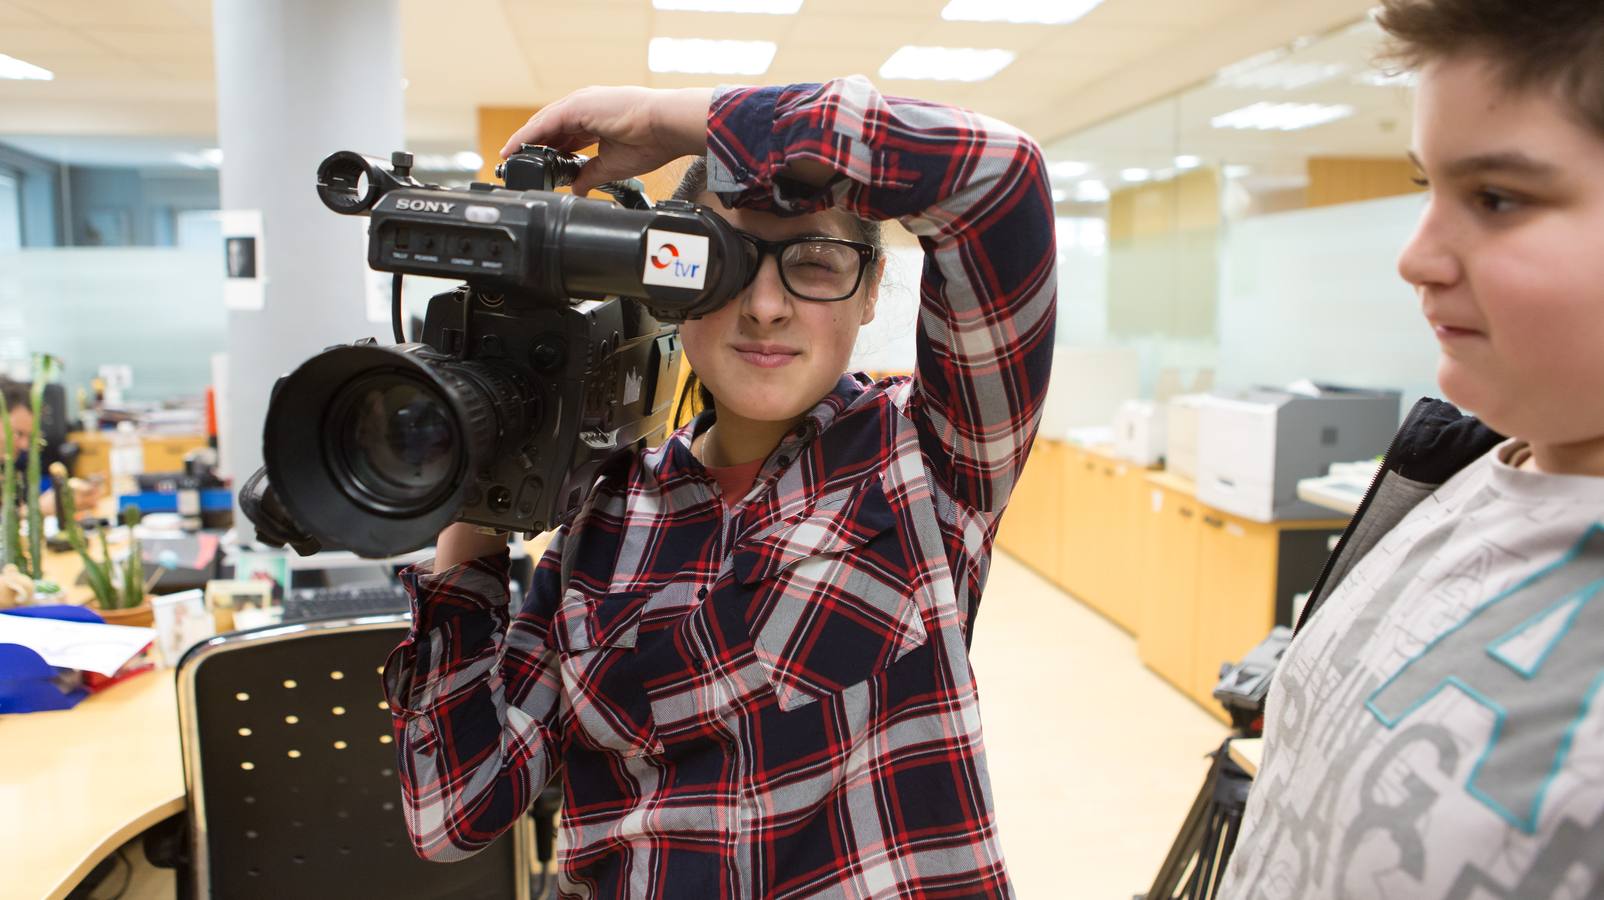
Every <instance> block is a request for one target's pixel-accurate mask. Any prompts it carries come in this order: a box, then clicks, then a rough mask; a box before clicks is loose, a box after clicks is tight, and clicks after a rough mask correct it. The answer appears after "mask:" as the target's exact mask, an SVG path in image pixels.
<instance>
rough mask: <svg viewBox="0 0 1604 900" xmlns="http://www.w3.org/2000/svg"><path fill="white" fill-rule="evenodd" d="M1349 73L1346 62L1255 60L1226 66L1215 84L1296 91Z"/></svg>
mask: <svg viewBox="0 0 1604 900" xmlns="http://www.w3.org/2000/svg"><path fill="white" fill-rule="evenodd" d="M1346 71H1348V66H1347V64H1345V63H1298V62H1287V61H1274V62H1266V61H1260V60H1258V59H1257V58H1255V59H1251V60H1247V61H1246V62H1241V63H1237V64H1236V65H1234V66H1226V67H1225V68H1223V69H1221V70H1220V71H1219V74H1217V75H1216V76H1215V78H1214V82H1215V83H1216V84H1219V85H1222V86H1224V87H1234V88H1248V89H1253V90H1281V91H1295V90H1297V89H1298V88H1306V87H1310V86H1312V85H1316V84H1320V83H1322V82H1326V81H1330V80H1331V79H1333V78H1335V77H1337V76H1338V75H1341V74H1342V73H1344V72H1346Z"/></svg>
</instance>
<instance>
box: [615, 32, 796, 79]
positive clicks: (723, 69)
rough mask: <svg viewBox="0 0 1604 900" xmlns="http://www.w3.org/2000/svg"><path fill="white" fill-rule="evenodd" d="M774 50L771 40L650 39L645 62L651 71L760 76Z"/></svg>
mask: <svg viewBox="0 0 1604 900" xmlns="http://www.w3.org/2000/svg"><path fill="white" fill-rule="evenodd" d="M776 49H777V47H776V45H775V43H774V42H773V41H710V40H704V39H702V38H664V37H659V38H652V43H651V45H650V46H649V47H648V48H647V51H646V65H647V66H649V67H650V68H651V70H652V71H653V72H692V73H697V74H707V75H762V74H763V73H764V72H767V71H768V70H769V63H771V62H773V61H774V51H775V50H776Z"/></svg>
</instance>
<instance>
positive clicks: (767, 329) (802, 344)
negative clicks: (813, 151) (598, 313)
mask: <svg viewBox="0 0 1604 900" xmlns="http://www.w3.org/2000/svg"><path fill="white" fill-rule="evenodd" d="M698 200H699V202H701V203H702V204H704V205H706V206H707V207H709V208H710V209H712V210H713V211H714V212H716V213H717V214H718V215H720V216H723V217H724V219H725V220H726V221H728V222H729V223H730V224H732V225H734V226H735V227H736V228H738V229H740V230H742V231H745V232H748V233H751V234H754V235H756V236H758V237H760V238H763V239H764V240H769V241H779V240H784V239H786V238H792V237H800V236H803V235H810V236H828V237H837V238H845V239H847V240H854V241H855V240H859V239H860V238H859V236H858V232H857V229H856V228H854V227H853V226H852V224H851V222H850V220H849V219H848V217H847V214H846V213H843V212H838V211H833V210H832V211H825V212H820V213H813V214H810V215H805V216H788V217H783V218H782V217H780V216H776V215H772V214H770V213H763V212H753V211H750V210H744V209H734V210H731V209H725V208H724V207H723V205H722V204H720V203H719V202H718V200H717V199H716V198H714V197H713V196H712V195H711V194H703V195H702V196H701V197H700V198H698ZM881 268H882V263H881V262H880V261H879V260H876V261H875V262H873V263H868V264H866V265H865V271H864V273H863V279H862V281H861V283H860V284H859V286H858V290H857V292H856V293H854V294H853V295H852V296H851V297H849V298H847V299H845V300H840V301H836V302H832V303H821V302H817V301H810V300H802V299H799V298H797V297H796V296H794V295H793V294H791V293H790V292H789V291H787V290H786V288H785V285H784V284H783V283H782V282H781V280H780V271H779V264H778V261H777V260H776V259H775V257H774V256H773V255H772V254H769V255H766V256H764V258H763V261H762V264H761V265H760V267H759V268H758V272H757V276H756V277H755V278H754V279H753V280H752V283H751V284H750V285H749V286H747V288H746V290H744V291H742V292H741V294H740V295H739V296H737V297H736V298H735V299H734V300H731V301H730V302H729V303H726V304H725V305H724V306H723V307H722V308H721V309H719V310H718V311H717V312H714V313H712V314H711V315H708V316H705V317H703V318H700V319H695V320H692V321H689V322H686V323H684V324H683V325H681V326H680V339H681V341H682V342H683V343H684V347H685V355H686V358H688V359H689V360H690V364H691V368H692V369H693V370H695V372H696V374H697V377H699V378H700V379H701V380H702V383H703V384H705V385H706V386H707V389H708V390H709V391H711V392H712V393H713V396H714V398H715V399H716V400H717V401H718V409H719V414H720V420H721V421H722V420H723V419H725V418H726V414H733V416H732V417H739V418H741V419H747V420H751V421H755V422H792V421H795V420H797V419H799V418H801V417H802V416H803V415H804V414H806V413H807V411H808V410H810V409H812V408H813V407H814V405H815V404H817V403H818V402H819V401H820V400H821V399H823V398H824V397H825V395H827V394H828V393H830V391H831V390H833V389H834V388H835V384H836V381H837V380H839V379H840V377H841V374H842V373H843V372H845V371H846V368H847V363H848V361H849V359H850V358H851V356H852V346H853V344H854V342H856V340H857V337H858V329H859V328H861V327H862V326H863V325H866V324H868V323H869V322H870V321H872V320H873V319H874V307H875V300H876V299H877V297H878V295H879V285H880V270H881Z"/></svg>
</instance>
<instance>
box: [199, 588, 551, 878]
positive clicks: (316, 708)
mask: <svg viewBox="0 0 1604 900" xmlns="http://www.w3.org/2000/svg"><path fill="white" fill-rule="evenodd" d="M406 629H407V617H406V616H404V615H389V616H372V617H366V618H361V619H352V620H340V621H324V622H312V623H306V624H302V625H293V626H283V627H274V628H265V629H257V630H255V631H247V632H237V633H234V634H229V635H223V636H221V637H218V638H214V639H213V640H211V641H208V642H206V643H204V644H201V645H198V646H196V647H195V648H194V649H192V650H191V651H190V652H189V653H187V654H185V656H184V659H183V660H182V662H181V663H180V664H179V670H178V695H179V696H178V703H179V718H180V726H181V731H182V736H183V744H184V770H185V779H186V784H187V788H188V795H189V812H190V840H189V844H190V859H191V868H192V871H191V873H190V874H191V882H192V884H193V887H194V893H195V896H198V897H207V896H211V897H227V898H235V897H240V898H249V897H272V898H275V900H281V898H287V897H294V898H298V900H299V898H318V897H329V898H341V900H345V898H355V897H387V896H393V897H406V898H408V900H421V898H435V897H439V898H444V897H474V898H481V897H483V898H496V897H509V898H510V897H518V898H522V897H525V896H526V895H527V893H528V882H527V881H526V880H525V877H524V876H521V874H520V873H525V872H527V871H528V866H527V862H526V858H525V855H524V849H525V848H526V847H527V846H528V844H527V834H526V831H525V825H524V824H523V823H525V822H527V819H526V818H520V824H519V826H518V827H517V828H516V829H515V830H513V831H511V832H509V833H508V834H506V835H503V836H502V837H501V839H500V840H498V841H496V842H495V843H494V844H492V845H491V846H490V847H487V848H485V849H484V850H483V851H481V852H480V853H479V854H478V855H476V856H474V857H472V858H470V859H468V860H464V861H461V862H457V863H451V864H440V863H431V862H425V861H423V860H420V859H419V858H418V857H417V856H416V854H414V853H413V850H412V844H411V842H410V840H409V839H408V837H407V833H406V826H405V822H404V821H403V819H402V811H401V788H400V784H399V781H398V780H397V777H396V771H395V767H396V753H395V743H394V739H393V737H392V730H391V724H390V713H389V710H388V707H387V705H386V704H385V702H384V694H383V691H382V690H381V688H380V679H379V670H380V668H381V667H382V666H383V664H384V659H385V657H386V656H387V655H388V654H389V652H390V651H391V650H392V649H393V648H394V647H395V645H396V644H397V643H399V642H400V641H401V639H402V637H403V636H404V635H405V634H406Z"/></svg>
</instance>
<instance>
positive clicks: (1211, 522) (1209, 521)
mask: <svg viewBox="0 0 1604 900" xmlns="http://www.w3.org/2000/svg"><path fill="white" fill-rule="evenodd" d="M1203 524H1204V525H1207V526H1209V527H1210V528H1224V527H1225V520H1224V519H1216V518H1215V517H1213V516H1204V517H1203Z"/></svg>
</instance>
